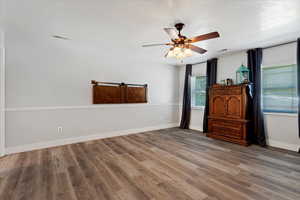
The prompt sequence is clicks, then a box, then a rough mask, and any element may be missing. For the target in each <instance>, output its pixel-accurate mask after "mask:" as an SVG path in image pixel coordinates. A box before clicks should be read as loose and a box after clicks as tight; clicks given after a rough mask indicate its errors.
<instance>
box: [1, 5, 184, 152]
mask: <svg viewBox="0 0 300 200" xmlns="http://www.w3.org/2000/svg"><path fill="white" fill-rule="evenodd" d="M6 3H7V5H6V10H7V15H6V33H7V34H6V38H5V42H6V47H7V49H6V74H5V75H6V102H7V104H6V148H7V150H8V152H16V151H21V150H22V149H23V150H28V149H32V148H36V147H42V146H43V144H44V146H51V145H56V144H62V143H68V141H69V142H70V141H76V138H77V139H78V140H84V139H88V138H97V137H98V138H101V137H108V136H113V135H118V134H122V133H131V132H136V131H142V130H151V129H156V128H163V127H170V126H177V125H178V101H179V100H178V92H179V91H178V86H179V81H178V77H179V76H178V70H177V68H176V67H174V66H170V65H166V64H163V63H165V62H164V61H165V60H164V58H163V57H162V54H163V52H162V51H157V49H155V48H154V49H143V48H141V42H143V41H147V40H146V39H147V38H150V37H152V36H154V35H153V34H152V33H151V32H149V31H148V30H146V29H147V28H148V26H149V28H150V27H151V23H146V24H145V21H140V19H139V17H138V15H143V14H144V13H143V12H140V13H131V12H130V9H131V8H130V6H134V5H132V4H130V5H128V4H127V3H125V2H120V4H118V5H116V4H114V3H109V2H108V3H107V4H106V3H105V4H103V2H99V1H91V2H90V4H86V3H84V2H74V1H66V2H64V3H61V2H58V1H57V2H55V3H54V2H53V1H46V0H45V1H35V0H29V1H26V2H25V1H24V2H20V1H16V0H12V1H6ZM121 4H122V5H121ZM93 5H94V6H93ZM123 5H124V7H123ZM105 6H106V7H107V8H106V7H105ZM126 6H127V7H128V10H126V9H125V7H126ZM108 7H109V8H108ZM112 10H113V11H112ZM120 11H124V12H125V13H124V12H123V13H122V12H120ZM112 12H113V13H114V14H112ZM127 12H128V13H127ZM158 12H159V11H158ZM151 17H154V18H155V17H156V16H151ZM120 19H122V20H120ZM149 21H151V22H152V21H153V23H154V22H156V21H155V20H152V19H149ZM137 24H138V25H137ZM139 25H144V26H145V28H146V29H137V28H136V27H137V26H139ZM152 26H156V24H154V25H153V24H152ZM156 27H157V26H156ZM150 29H152V28H150ZM54 34H61V35H65V36H68V37H69V38H70V40H58V39H54V38H53V37H52V35H54ZM160 35H161V34H160ZM166 37H167V36H166ZM124 38H126V39H124ZM162 39H164V38H158V40H162ZM91 80H97V81H109V82H125V83H141V84H144V83H147V84H148V86H149V90H148V95H149V96H148V97H149V103H148V104H130V105H125V104H123V105H92V85H91V84H90V81H91ZM58 127H63V132H62V133H59V132H58ZM74 138H75V139H74Z"/></svg>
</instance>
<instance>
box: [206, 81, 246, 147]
mask: <svg viewBox="0 0 300 200" xmlns="http://www.w3.org/2000/svg"><path fill="white" fill-rule="evenodd" d="M247 87H248V85H247V84H242V85H232V86H224V85H219V84H215V85H213V86H212V87H211V88H210V89H209V116H208V133H207V136H208V137H211V138H215V139H221V140H225V141H228V142H232V143H236V144H240V145H244V146H248V145H249V144H250V135H249V124H250V120H249V95H248V93H247Z"/></svg>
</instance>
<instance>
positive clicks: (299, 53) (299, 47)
mask: <svg viewBox="0 0 300 200" xmlns="http://www.w3.org/2000/svg"><path fill="white" fill-rule="evenodd" d="M297 65H298V67H297V75H298V77H297V79H298V98H299V97H300V38H298V40H297ZM299 116H300V101H299V100H298V134H299V138H300V117H299Z"/></svg>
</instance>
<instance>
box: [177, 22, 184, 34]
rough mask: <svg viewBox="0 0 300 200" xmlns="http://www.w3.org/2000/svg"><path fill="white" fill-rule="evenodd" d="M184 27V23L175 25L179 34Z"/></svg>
mask: <svg viewBox="0 0 300 200" xmlns="http://www.w3.org/2000/svg"><path fill="white" fill-rule="evenodd" d="M183 27H184V23H177V24H175V28H176V29H177V30H178V31H179V33H180V31H181V30H182V29H183Z"/></svg>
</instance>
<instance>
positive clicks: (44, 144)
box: [5, 123, 178, 155]
mask: <svg viewBox="0 0 300 200" xmlns="http://www.w3.org/2000/svg"><path fill="white" fill-rule="evenodd" d="M173 127H178V123H169V124H163V125H157V126H150V127H144V128H137V129H128V130H120V131H112V132H106V133H99V134H94V135H87V136H80V137H75V138H65V139H59V140H53V141H49V142H39V143H34V144H26V145H22V146H16V147H8V148H6V151H5V153H6V154H7V155H8V154H13V153H20V152H26V151H32V150H37V149H44V148H49V147H56V146H61V145H67V144H74V143H79V142H86V141H90V140H98V139H103V138H110V137H116V136H122V135H129V134H136V133H141V132H146V131H153V130H159V129H165V128H173Z"/></svg>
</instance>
